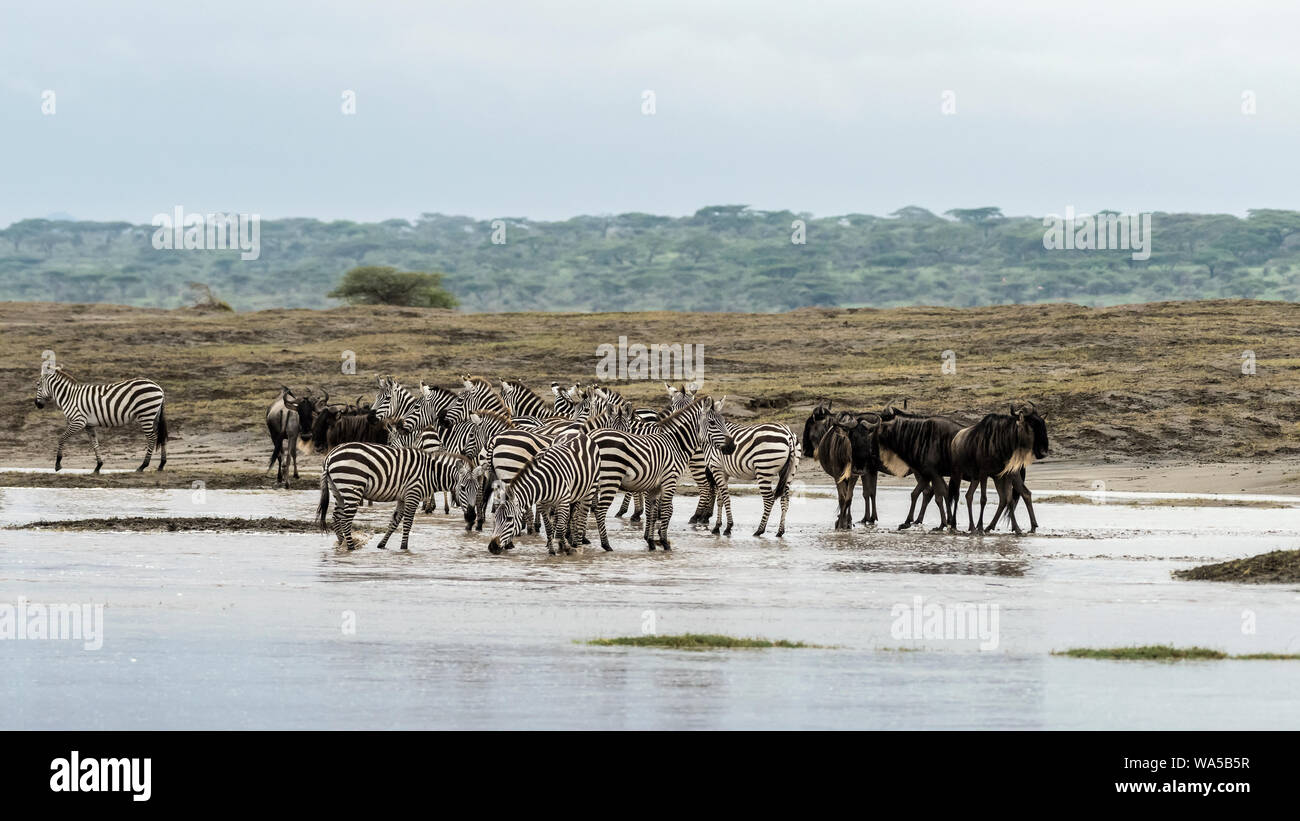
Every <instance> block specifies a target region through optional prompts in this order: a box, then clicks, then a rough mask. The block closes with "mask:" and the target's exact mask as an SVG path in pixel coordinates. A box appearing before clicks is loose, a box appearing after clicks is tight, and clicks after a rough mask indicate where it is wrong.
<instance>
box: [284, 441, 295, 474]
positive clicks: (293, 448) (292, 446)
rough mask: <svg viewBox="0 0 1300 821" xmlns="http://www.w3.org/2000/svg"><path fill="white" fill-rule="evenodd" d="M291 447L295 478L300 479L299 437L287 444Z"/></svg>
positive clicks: (290, 456)
mask: <svg viewBox="0 0 1300 821" xmlns="http://www.w3.org/2000/svg"><path fill="white" fill-rule="evenodd" d="M286 444H288V445H289V458H291V459H293V478H295V479H297V478H298V437H297V436H295V437H293V441H291V442H288V443H286Z"/></svg>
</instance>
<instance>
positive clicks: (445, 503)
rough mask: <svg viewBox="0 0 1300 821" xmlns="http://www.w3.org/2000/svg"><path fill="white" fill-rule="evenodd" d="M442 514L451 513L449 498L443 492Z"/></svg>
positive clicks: (445, 492)
mask: <svg viewBox="0 0 1300 821" xmlns="http://www.w3.org/2000/svg"><path fill="white" fill-rule="evenodd" d="M442 512H443V513H451V497H450V496H448V495H447V491H445V490H444V491H443V492H442Z"/></svg>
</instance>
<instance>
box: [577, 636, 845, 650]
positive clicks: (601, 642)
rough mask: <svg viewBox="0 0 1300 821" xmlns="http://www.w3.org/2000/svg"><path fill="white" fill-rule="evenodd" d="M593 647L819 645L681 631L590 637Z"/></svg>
mask: <svg viewBox="0 0 1300 821" xmlns="http://www.w3.org/2000/svg"><path fill="white" fill-rule="evenodd" d="M587 644H589V645H592V646H593V647H665V648H668V649H670V650H721V649H738V650H748V649H754V648H764V647H820V645H816V644H804V643H803V642H801V641H785V640H784V639H781V640H778V641H769V640H767V639H741V638H736V637H735V636H719V635H714V634H712V633H683V634H682V635H679V636H656V635H646V636H620V637H618V638H612V639H591V640H590V641H588V642H587Z"/></svg>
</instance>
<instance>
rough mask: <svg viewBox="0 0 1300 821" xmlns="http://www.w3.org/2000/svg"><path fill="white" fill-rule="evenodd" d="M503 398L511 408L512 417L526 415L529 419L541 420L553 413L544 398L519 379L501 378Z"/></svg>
mask: <svg viewBox="0 0 1300 821" xmlns="http://www.w3.org/2000/svg"><path fill="white" fill-rule="evenodd" d="M501 398H502V399H504V400H505V403H506V407H507V408H509V409H510V415H511V416H512V417H515V418H518V417H521V416H524V417H528V418H529V419H538V420H541V419H546V418H547V417H549V416H550V415H551V409H550V408H548V407H546V403H545V402H543V401H542V398H541V397H540V396H538V395H537V394H535V393H533V392H532V390H530V389H529V388H528V386H527V385H525V384H524V383H523V382H520V381H518V380H515V379H502V380H501Z"/></svg>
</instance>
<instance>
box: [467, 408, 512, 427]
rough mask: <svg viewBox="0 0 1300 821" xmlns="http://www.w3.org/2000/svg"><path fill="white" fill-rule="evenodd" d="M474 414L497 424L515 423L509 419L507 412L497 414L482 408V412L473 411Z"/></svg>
mask: <svg viewBox="0 0 1300 821" xmlns="http://www.w3.org/2000/svg"><path fill="white" fill-rule="evenodd" d="M474 413H476V414H478V415H479V416H483V417H487V418H488V419H495V420H497V421H498V422H503V423H505V424H506V425H514V423H515V422H514V420H513V419H511V418H510V412H509V411H506V412H505V413H497V412H496V411H494V410H489V409H487V408H483V409H482V410H476V411H474Z"/></svg>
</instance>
